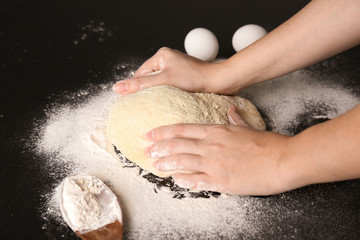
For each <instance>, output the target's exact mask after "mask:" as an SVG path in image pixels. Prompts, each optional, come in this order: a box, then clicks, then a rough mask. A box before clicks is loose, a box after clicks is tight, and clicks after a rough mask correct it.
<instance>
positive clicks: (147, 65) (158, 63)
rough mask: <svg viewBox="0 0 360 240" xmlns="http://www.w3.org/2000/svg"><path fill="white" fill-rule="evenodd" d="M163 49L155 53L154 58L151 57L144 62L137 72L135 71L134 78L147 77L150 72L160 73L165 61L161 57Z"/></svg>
mask: <svg viewBox="0 0 360 240" xmlns="http://www.w3.org/2000/svg"><path fill="white" fill-rule="evenodd" d="M163 49H165V48H161V49H159V50H158V51H157V53H155V55H154V56H152V57H151V58H149V59H148V60H147V61H145V62H144V63H143V64H142V65H141V66H140V67H139V69H138V70H136V72H135V74H134V77H140V76H145V75H148V74H150V73H152V72H156V71H162V70H164V69H165V65H166V64H165V63H166V61H165V59H164V56H163V55H162V52H163V51H162V50H163Z"/></svg>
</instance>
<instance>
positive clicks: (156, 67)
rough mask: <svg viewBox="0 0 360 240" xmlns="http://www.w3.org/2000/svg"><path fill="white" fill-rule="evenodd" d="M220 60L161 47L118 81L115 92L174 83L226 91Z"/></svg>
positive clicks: (192, 88)
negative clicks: (137, 67) (199, 57)
mask: <svg viewBox="0 0 360 240" xmlns="http://www.w3.org/2000/svg"><path fill="white" fill-rule="evenodd" d="M220 65H221V64H220V63H209V62H203V61H201V60H199V59H197V58H194V57H191V56H189V55H186V54H184V53H181V52H179V51H177V50H173V49H170V48H167V47H164V48H161V49H160V50H159V51H158V52H157V53H156V54H155V55H154V56H152V57H151V58H150V59H148V60H147V61H146V62H145V63H143V65H142V66H141V67H140V68H139V69H138V70H137V71H136V72H135V74H134V77H133V78H129V79H124V80H121V81H119V82H117V83H116V84H115V85H114V87H113V89H114V91H115V92H116V93H119V94H121V95H127V94H131V93H134V92H137V91H139V90H143V89H146V88H149V87H153V86H159V85H168V86H174V87H177V88H180V89H183V90H185V91H189V92H213V93H223V94H229V93H230V92H223V91H222V90H221V87H220V88H219V87H217V86H216V85H217V84H216V83H218V84H219V80H220V79H219V78H218V75H219V73H220V71H219V69H220Z"/></svg>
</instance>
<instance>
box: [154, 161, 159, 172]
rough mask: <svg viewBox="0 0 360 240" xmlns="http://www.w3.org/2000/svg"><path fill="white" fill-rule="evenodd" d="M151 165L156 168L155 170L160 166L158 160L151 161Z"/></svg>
mask: <svg viewBox="0 0 360 240" xmlns="http://www.w3.org/2000/svg"><path fill="white" fill-rule="evenodd" d="M153 167H154V168H156V169H157V170H159V168H160V164H159V162H158V161H155V162H153Z"/></svg>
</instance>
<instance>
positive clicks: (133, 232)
mask: <svg viewBox="0 0 360 240" xmlns="http://www.w3.org/2000/svg"><path fill="white" fill-rule="evenodd" d="M119 66H124V67H121V68H124V72H127V74H128V73H130V72H131V71H133V70H135V68H136V67H135V66H131V65H119ZM121 77H125V76H121ZM121 77H120V78H121ZM112 84H113V83H109V84H105V85H102V86H101V87H99V86H96V87H94V86H89V87H88V88H86V89H82V90H80V91H79V92H78V93H74V94H73V95H72V96H73V98H71V97H70V98H69V97H68V101H67V102H68V103H66V101H65V103H62V104H54V105H53V106H51V107H49V109H48V110H47V112H48V114H47V119H46V121H45V123H43V125H42V126H41V127H40V128H39V129H40V130H37V131H40V132H38V133H37V134H35V135H37V136H38V137H37V139H36V140H35V141H36V151H37V153H38V154H39V155H42V156H44V155H45V156H46V160H45V163H44V164H45V169H48V171H47V172H44V174H47V175H49V176H53V177H54V179H56V181H58V179H59V176H66V175H72V174H87V175H93V176H95V177H97V178H99V179H101V180H102V181H103V182H105V183H106V184H107V185H108V186H109V187H110V188H111V190H112V191H113V192H114V193H115V194H116V195H117V197H118V200H119V203H120V206H121V208H122V212H123V223H124V237H125V239H219V238H224V239H239V238H240V239H241V238H243V239H249V238H254V237H255V236H257V235H258V233H260V232H261V231H262V229H264V228H265V227H268V225H269V224H268V223H267V220H268V219H266V218H264V216H263V215H262V210H263V208H264V206H263V202H264V200H263V199H262V198H254V197H239V196H229V195H225V194H222V195H220V196H219V197H210V198H190V197H187V198H183V199H176V198H172V195H171V194H169V192H168V190H167V189H166V188H162V189H160V190H157V191H154V184H152V183H150V182H148V181H147V180H146V179H144V178H143V177H140V176H139V174H138V173H139V170H138V169H136V168H124V165H123V164H122V163H121V161H120V160H119V158H118V157H117V156H116V155H115V154H113V153H111V151H109V146H108V144H107V143H106V141H105V135H104V134H105V128H106V121H107V115H108V113H109V110H110V107H111V105H112V103H113V102H114V100H115V98H116V94H115V93H113V92H112V88H111V86H112ZM94 88H96V89H97V91H94ZM80 92H82V94H80V95H81V96H83V95H87V96H88V97H86V98H85V99H86V100H83V101H80V102H79V101H75V102H77V103H76V104H73V103H72V102H74V100H76V99H77V96H80V95H79V93H80ZM89 93H91V94H89ZM89 95H91V96H89ZM241 95H243V96H246V97H248V98H249V99H250V100H251V101H252V102H253V103H254V104H255V105H256V106H257V107H258V108H259V109H260V110H261V111H262V113H263V114H265V115H266V119H267V123H268V125H269V128H270V129H271V130H273V131H276V132H279V133H283V134H288V135H292V134H293V132H291V131H289V126H291V125H296V124H297V122H298V120H299V116H302V114H303V113H304V112H307V111H308V108H309V106H310V107H316V106H322V108H321V109H322V110H323V111H318V112H317V114H315V115H313V116H312V117H314V118H318V117H322V118H326V119H331V118H334V117H336V116H337V115H339V114H342V113H344V112H346V111H347V110H349V109H351V108H352V107H354V106H355V105H356V104H358V103H359V98H357V97H355V96H354V95H353V94H351V92H350V91H349V90H347V89H344V88H342V87H340V86H331V87H328V86H325V85H323V84H321V83H317V82H316V79H312V77H310V76H309V75H308V74H307V73H306V71H298V72H295V73H292V74H289V75H286V76H284V77H281V78H279V79H277V80H274V81H271V82H268V83H263V84H259V85H256V86H254V87H251V88H249V89H246V90H244V91H243V92H242V93H241ZM324 106H325V107H324ZM124 137H126V136H124ZM54 166H57V167H54ZM59 185H60V182H59ZM59 196H60V195H59V187H57V188H54V191H53V192H51V193H49V194H47V195H44V198H45V199H46V206H45V207H44V208H43V210H42V216H43V217H44V219H45V220H47V219H55V221H56V222H57V223H58V224H60V225H63V226H65V223H64V221H63V220H62V217H61V214H60V209H59ZM271 211H279V214H278V215H279V216H280V215H281V216H282V217H285V218H286V217H289V216H287V215H289V214H290V213H288V212H286V211H282V210H281V207H279V206H274V209H272V210H271ZM280 212H281V213H280ZM296 214H298V215H300V214H301V212H297V213H296ZM48 227H49V226H47V225H45V226H44V228H45V229H46V228H48ZM295 230H296V229H295Z"/></svg>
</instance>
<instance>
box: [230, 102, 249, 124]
mask: <svg viewBox="0 0 360 240" xmlns="http://www.w3.org/2000/svg"><path fill="white" fill-rule="evenodd" d="M228 119H229V123H230V125H235V126H241V127H249V125H248V124H247V123H246V122H245V121H244V120H243V119H242V117H241V116H240V114H239V112H238V110H237V108H236V107H235V106H231V107H230V108H229V109H228Z"/></svg>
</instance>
